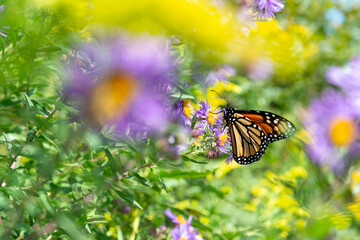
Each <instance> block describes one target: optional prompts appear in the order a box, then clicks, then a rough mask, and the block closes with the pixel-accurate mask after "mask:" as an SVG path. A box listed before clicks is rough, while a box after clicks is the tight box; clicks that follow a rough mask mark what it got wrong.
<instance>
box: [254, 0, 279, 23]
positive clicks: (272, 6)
mask: <svg viewBox="0 0 360 240" xmlns="http://www.w3.org/2000/svg"><path fill="white" fill-rule="evenodd" d="M255 6H256V12H257V17H258V18H259V19H269V18H275V13H277V12H280V11H281V10H283V9H284V3H283V2H282V1H280V0H255Z"/></svg>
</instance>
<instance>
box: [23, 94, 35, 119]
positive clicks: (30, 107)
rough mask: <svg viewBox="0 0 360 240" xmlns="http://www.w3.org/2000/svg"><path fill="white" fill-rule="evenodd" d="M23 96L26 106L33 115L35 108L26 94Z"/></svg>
mask: <svg viewBox="0 0 360 240" xmlns="http://www.w3.org/2000/svg"><path fill="white" fill-rule="evenodd" d="M24 96H25V100H26V104H27V105H28V107H29V109H30V111H31V112H32V113H33V114H35V111H36V109H35V106H34V104H33V102H32V101H31V99H30V98H29V97H28V95H27V94H26V93H24Z"/></svg>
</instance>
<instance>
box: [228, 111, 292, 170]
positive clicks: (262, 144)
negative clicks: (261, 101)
mask: <svg viewBox="0 0 360 240" xmlns="http://www.w3.org/2000/svg"><path fill="white" fill-rule="evenodd" d="M223 111H224V119H225V121H226V125H227V126H228V127H229V132H230V139H231V145H232V151H233V157H234V160H235V161H236V162H237V163H238V164H241V165H247V164H251V163H253V162H256V161H258V160H259V159H260V158H261V157H262V155H264V153H265V150H266V149H267V147H268V146H269V144H270V143H272V142H275V141H278V140H281V139H284V138H288V137H289V136H291V135H292V134H293V133H294V132H295V127H294V125H293V124H292V123H291V122H290V121H288V120H286V119H285V118H283V117H281V116H279V115H276V114H274V113H271V112H264V111H256V110H236V109H235V108H232V107H230V106H229V105H228V106H226V107H225V109H224V110H223Z"/></svg>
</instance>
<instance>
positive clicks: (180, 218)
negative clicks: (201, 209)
mask: <svg viewBox="0 0 360 240" xmlns="http://www.w3.org/2000/svg"><path fill="white" fill-rule="evenodd" d="M165 215H166V216H167V217H168V218H170V219H171V221H172V222H173V223H175V224H178V225H182V224H187V223H189V222H190V224H191V221H192V216H190V217H189V219H188V220H186V219H185V218H184V216H183V215H177V216H176V215H175V214H173V213H172V212H171V210H170V209H169V208H167V209H166V210H165Z"/></svg>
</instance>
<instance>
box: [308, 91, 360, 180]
mask: <svg viewBox="0 0 360 240" xmlns="http://www.w3.org/2000/svg"><path fill="white" fill-rule="evenodd" d="M353 109H354V104H353V102H352V101H351V100H350V99H349V98H348V97H347V96H345V95H343V94H342V93H340V92H337V91H334V90H328V91H326V92H325V93H324V94H323V96H322V98H321V99H316V100H314V101H313V102H312V104H311V106H310V108H309V110H308V113H309V114H308V118H307V119H306V121H305V126H306V127H307V130H308V132H309V134H310V137H311V142H310V144H308V146H307V149H308V152H309V154H310V157H311V159H312V160H313V161H314V162H315V163H316V164H318V165H321V166H329V167H330V168H331V170H332V171H333V172H335V173H339V174H340V173H343V172H344V170H345V169H346V167H347V165H348V161H347V160H348V158H349V156H350V155H351V154H354V153H355V152H356V151H357V148H358V146H357V143H356V141H355V140H356V137H357V136H358V135H359V127H358V124H357V119H358V118H359V114H357V113H356V112H354V111H353ZM349 154H350V155H349Z"/></svg>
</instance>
